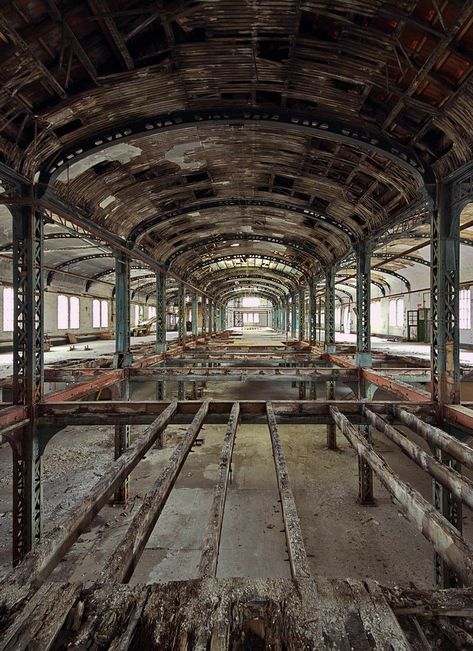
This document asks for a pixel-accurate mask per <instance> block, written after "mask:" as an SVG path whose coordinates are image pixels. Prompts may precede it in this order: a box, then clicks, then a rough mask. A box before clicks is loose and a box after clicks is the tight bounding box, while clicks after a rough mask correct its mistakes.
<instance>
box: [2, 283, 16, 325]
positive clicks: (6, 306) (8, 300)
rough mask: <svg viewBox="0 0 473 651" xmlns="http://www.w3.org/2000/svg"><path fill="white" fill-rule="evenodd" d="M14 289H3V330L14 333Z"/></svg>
mask: <svg viewBox="0 0 473 651" xmlns="http://www.w3.org/2000/svg"><path fill="white" fill-rule="evenodd" d="M13 313H14V306H13V287H4V288H3V330H4V331H5V332H13Z"/></svg>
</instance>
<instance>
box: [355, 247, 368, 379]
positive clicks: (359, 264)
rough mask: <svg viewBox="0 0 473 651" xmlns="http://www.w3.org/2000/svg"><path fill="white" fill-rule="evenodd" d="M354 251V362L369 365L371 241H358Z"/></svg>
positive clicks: (363, 365)
mask: <svg viewBox="0 0 473 651" xmlns="http://www.w3.org/2000/svg"><path fill="white" fill-rule="evenodd" d="M355 251H356V309H357V317H356V318H357V326H356V363H357V365H358V366H361V367H362V368H367V367H370V366H371V328H370V301H371V242H370V241H369V240H365V241H364V242H359V243H358V244H357V246H356V248H355Z"/></svg>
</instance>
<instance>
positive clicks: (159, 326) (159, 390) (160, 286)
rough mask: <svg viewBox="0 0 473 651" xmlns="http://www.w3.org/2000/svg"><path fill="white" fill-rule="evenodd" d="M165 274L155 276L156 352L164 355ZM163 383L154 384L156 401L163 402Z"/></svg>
mask: <svg viewBox="0 0 473 651" xmlns="http://www.w3.org/2000/svg"><path fill="white" fill-rule="evenodd" d="M166 319H167V306H166V274H165V273H163V272H161V271H158V272H157V274H156V352H157V353H158V354H159V353H162V354H163V355H164V354H165V353H166V325H167V324H166ZM164 394H165V390H164V382H156V400H164Z"/></svg>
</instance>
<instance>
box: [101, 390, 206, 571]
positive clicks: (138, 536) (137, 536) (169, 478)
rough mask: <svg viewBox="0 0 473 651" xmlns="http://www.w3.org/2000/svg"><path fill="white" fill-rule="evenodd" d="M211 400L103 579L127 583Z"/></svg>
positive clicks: (148, 496) (145, 502)
mask: <svg viewBox="0 0 473 651" xmlns="http://www.w3.org/2000/svg"><path fill="white" fill-rule="evenodd" d="M208 410H209V403H208V402H207V401H205V402H203V403H202V406H201V407H200V409H199V411H198V412H197V414H196V415H195V417H194V419H193V421H192V423H191V425H190V426H189V428H188V429H187V431H186V433H185V434H184V436H183V437H182V440H181V442H180V443H179V445H178V446H177V447H176V448H175V450H174V452H173V453H172V455H171V456H170V458H169V460H168V462H167V463H166V465H165V466H164V468H163V470H162V471H161V472H160V473H159V476H158V478H157V480H156V481H155V483H154V484H153V486H152V488H151V489H150V490H149V491H148V492H147V493H146V495H145V497H144V499H143V503H142V505H141V507H140V510H139V511H138V513H137V514H136V515H135V517H134V518H133V520H132V521H131V524H130V526H129V527H128V529H127V531H126V533H125V536H124V537H123V539H122V541H121V542H120V544H119V545H118V546H117V547H116V548H115V549H114V551H113V553H112V554H111V556H110V558H109V560H108V562H107V563H106V565H105V568H104V570H103V572H102V574H101V581H103V582H104V583H105V584H107V583H113V582H116V583H126V582H127V581H129V579H130V577H131V575H132V574H133V571H134V569H135V567H136V565H137V563H138V561H139V559H140V557H141V554H142V552H143V549H144V547H145V545H146V543H147V541H148V539H149V537H150V535H151V533H152V531H153V529H154V526H155V524H156V522H157V520H158V518H159V516H160V515H161V513H162V510H163V508H164V506H165V504H166V502H167V499H168V497H169V494H170V492H171V489H172V487H173V486H174V484H175V483H176V480H177V478H178V476H179V473H180V471H181V469H182V466H183V465H184V462H185V460H186V459H187V456H188V454H189V452H190V450H191V448H192V446H193V444H194V442H195V439H196V438H197V436H198V434H199V432H200V430H201V428H202V425H203V424H204V421H205V418H206V416H207V412H208Z"/></svg>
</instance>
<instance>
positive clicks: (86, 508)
mask: <svg viewBox="0 0 473 651" xmlns="http://www.w3.org/2000/svg"><path fill="white" fill-rule="evenodd" d="M176 410H177V402H173V403H171V404H170V405H169V406H168V407H167V408H166V409H165V410H164V411H163V413H162V414H161V415H160V416H159V417H158V418H157V419H156V420H155V421H154V422H153V424H152V425H150V427H148V428H147V429H146V430H145V432H143V434H141V435H140V436H138V437H137V438H136V440H135V441H134V442H133V444H132V445H131V447H130V448H128V450H127V451H126V452H125V453H124V454H122V456H121V457H119V458H118V459H117V460H116V461H114V462H113V463H111V464H110V466H109V467H108V469H107V470H105V472H104V473H103V475H102V477H101V478H100V480H99V481H98V482H97V483H96V484H95V485H94V486H93V487H92V488H91V490H90V491H89V492H88V494H87V495H86V496H85V497H84V499H83V500H82V502H81V503H80V505H79V506H78V507H74V508H72V509H71V510H70V511H69V512H68V513H66V514H65V516H64V518H63V519H62V521H61V522H60V523H59V524H57V525H56V526H55V527H54V528H53V529H52V530H51V531H50V532H49V533H48V534H47V535H46V536H45V537H44V538H43V539H42V540H41V542H40V543H39V544H38V545H37V546H36V547H35V548H34V549H33V550H32V551H31V552H29V554H27V556H26V557H25V559H24V561H22V562H21V563H20V564H19V565H18V566H17V567H16V568H15V569H14V570H12V572H10V574H9V575H7V577H6V583H7V584H8V586H10V588H11V586H14V587H15V588H17V589H16V590H13V591H11V590H10V589H9V591H8V595H7V598H8V596H9V597H10V598H18V596H19V595H20V599H21V597H27V596H28V594H29V592H30V590H31V589H37V588H38V587H39V586H41V584H42V583H44V581H45V580H46V579H47V577H48V576H49V575H50V573H51V572H52V571H53V569H54V568H55V567H56V565H57V564H58V563H59V561H60V560H61V558H62V557H63V556H64V554H65V553H66V552H67V551H68V550H69V549H70V548H71V547H72V545H73V544H74V542H75V541H76V540H77V538H78V537H79V535H80V534H81V533H82V532H83V531H85V530H86V529H87V527H88V526H89V524H90V523H91V522H92V520H93V519H94V518H95V516H96V515H97V513H99V511H100V510H101V509H102V507H103V506H104V505H105V504H106V503H107V500H108V499H109V498H110V497H111V495H113V493H114V491H115V489H116V488H117V486H119V485H120V484H121V483H122V482H123V480H124V479H125V478H126V477H128V475H129V474H130V472H131V471H132V470H133V468H135V467H136V466H137V464H138V463H139V462H140V461H141V459H142V458H143V457H144V455H145V454H146V452H147V451H148V450H149V449H150V448H151V447H152V445H153V444H154V443H155V442H156V440H157V439H158V437H159V436H160V434H161V433H162V432H163V431H164V430H165V428H166V427H167V425H168V424H169V422H170V421H171V419H172V418H173V416H174V414H175V413H176Z"/></svg>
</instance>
